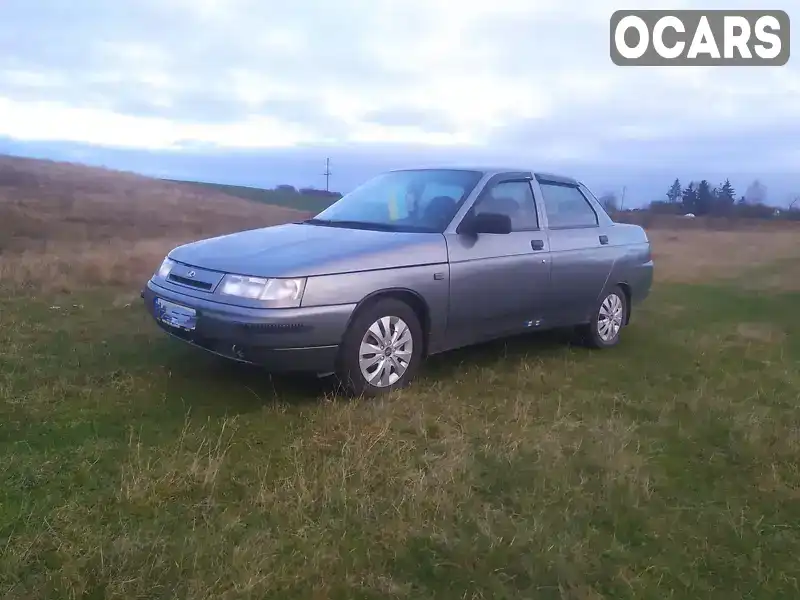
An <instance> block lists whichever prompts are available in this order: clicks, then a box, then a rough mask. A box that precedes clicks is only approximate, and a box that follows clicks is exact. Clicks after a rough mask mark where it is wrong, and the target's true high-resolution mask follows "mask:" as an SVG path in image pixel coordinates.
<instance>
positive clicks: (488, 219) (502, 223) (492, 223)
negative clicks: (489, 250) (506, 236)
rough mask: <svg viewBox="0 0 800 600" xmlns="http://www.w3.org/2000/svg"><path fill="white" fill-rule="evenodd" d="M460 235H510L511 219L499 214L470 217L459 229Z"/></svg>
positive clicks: (479, 214) (480, 214) (482, 214)
mask: <svg viewBox="0 0 800 600" xmlns="http://www.w3.org/2000/svg"><path fill="white" fill-rule="evenodd" d="M459 230H460V232H461V233H470V234H473V235H475V234H478V233H511V217H509V216H508V215H503V214H500V213H478V214H477V215H472V216H471V217H469V219H468V220H467V221H466V222H464V224H463V225H462V226H461V227H459Z"/></svg>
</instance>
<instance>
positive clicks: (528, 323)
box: [445, 177, 550, 347]
mask: <svg viewBox="0 0 800 600" xmlns="http://www.w3.org/2000/svg"><path fill="white" fill-rule="evenodd" d="M480 212H492V213H502V214H507V215H508V216H509V217H510V218H511V227H512V231H511V233H508V234H491V233H481V234H479V235H477V236H471V235H464V234H459V233H456V232H453V233H445V239H446V240H447V251H448V257H449V261H450V308H449V316H448V321H447V340H448V342H449V344H448V345H449V346H450V347H456V346H461V345H465V344H470V343H473V342H475V341H480V340H482V339H489V338H493V337H500V336H503V335H506V334H511V333H515V332H520V331H523V330H526V329H528V328H533V329H535V328H537V327H539V326H541V325H542V324H543V319H544V308H545V304H546V302H547V299H548V292H549V290H550V252H549V246H548V240H547V235H546V232H545V231H544V230H543V229H542V228H541V227H540V221H541V219H540V214H539V212H538V210H537V205H536V202H535V200H534V196H533V191H532V188H531V181H530V178H527V179H523V178H508V177H506V178H497V179H496V180H494V181H490V182H489V183H488V184H487V185H486V187H485V188H484V189H483V191H482V192H481V194H480V195H479V196H478V198H477V200H476V201H475V204H473V206H472V207H471V208H470V210H469V211H468V212H467V213H466V214H465V216H464V218H465V219H467V218H469V217H470V216H471V215H472V214H475V213H480Z"/></svg>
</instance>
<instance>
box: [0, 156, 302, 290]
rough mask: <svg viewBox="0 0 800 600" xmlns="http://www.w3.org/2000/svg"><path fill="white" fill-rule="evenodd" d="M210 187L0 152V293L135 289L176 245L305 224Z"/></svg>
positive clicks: (298, 213)
mask: <svg viewBox="0 0 800 600" xmlns="http://www.w3.org/2000/svg"><path fill="white" fill-rule="evenodd" d="M274 204H275V203H274V202H272V203H269V204H267V203H264V202H249V201H247V200H246V199H244V198H241V197H236V195H234V194H232V193H230V191H223V190H215V189H213V186H202V185H190V184H183V183H176V182H170V181H164V180H162V179H154V178H151V177H145V176H142V175H136V174H133V173H128V172H124V171H114V170H111V169H105V168H99V167H88V166H85V165H81V164H76V163H67V162H57V161H51V160H39V159H31V158H19V157H14V156H7V155H0V290H2V289H4V288H7V287H8V286H12V287H16V286H23V287H24V286H26V285H28V284H33V283H36V284H37V285H38V286H39V287H42V286H44V287H49V288H54V289H61V290H67V289H74V288H75V287H79V286H80V285H83V284H84V283H91V284H101V285H113V284H125V285H132V286H134V287H135V286H138V285H140V284H141V283H143V282H144V281H146V280H147V278H148V277H149V276H150V274H152V272H153V270H154V269H155V268H156V267H158V265H159V263H160V262H161V259H162V258H163V257H164V256H165V255H166V253H167V252H169V250H170V249H172V248H174V247H175V246H176V245H178V244H181V243H184V242H187V241H192V240H197V239H201V238H207V237H212V236H215V235H221V234H225V233H231V232H235V231H241V230H244V229H253V228H256V227H265V226H269V225H277V224H279V223H286V222H289V221H297V220H300V219H304V218H308V216H310V212H311V211H303V210H292V209H290V208H286V207H284V206H275V205H274Z"/></svg>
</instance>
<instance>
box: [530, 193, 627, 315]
mask: <svg viewBox="0 0 800 600" xmlns="http://www.w3.org/2000/svg"><path fill="white" fill-rule="evenodd" d="M537 182H538V192H539V194H537V195H540V196H541V198H542V204H543V205H544V211H545V214H546V219H547V228H548V237H549V239H550V253H551V261H552V267H551V294H550V297H549V302H548V311H547V312H548V314H550V315H552V319H553V321H554V324H558V325H572V324H575V323H582V322H585V321H587V320H588V319H589V317H590V315H591V313H592V311H593V310H594V308H595V304H596V302H597V301H598V297H599V296H600V293H601V292H602V291H603V289H604V288H605V285H606V282H607V280H608V277H609V275H610V273H611V269H612V267H613V265H614V259H615V256H616V253H615V250H614V248H613V247H612V246H611V245H610V244H609V233H610V232H609V225H610V224H611V223H610V221H609V220H608V219H607V218H606V219H603V218H601V216H605V215H598V212H597V211H596V209H595V207H594V206H593V204H592V202H591V201H590V200H589V199H588V198H587V197H586V195H585V194H584V192H583V191H582V190H581V187H580V186H579V185H577V184H575V183H568V182H562V181H555V180H548V179H546V178H543V177H537Z"/></svg>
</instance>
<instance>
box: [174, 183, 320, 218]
mask: <svg viewBox="0 0 800 600" xmlns="http://www.w3.org/2000/svg"><path fill="white" fill-rule="evenodd" d="M179 183H184V184H188V185H197V186H201V187H204V188H209V189H211V190H213V191H216V192H222V193H223V194H228V195H229V196H236V197H237V198H244V199H245V200H252V201H254V202H263V203H265V204H273V205H275V206H285V207H287V208H294V209H296V210H303V211H308V212H313V213H318V212H321V211H322V210H324V209H326V208H328V207H329V206H330V205H331V204H333V201H334V200H335V198H327V197H325V196H315V195H312V194H301V193H292V192H291V191H283V190H278V189H272V190H267V189H263V188H256V187H249V186H243V185H228V184H224V183H209V182H203V181H180V182H179Z"/></svg>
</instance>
